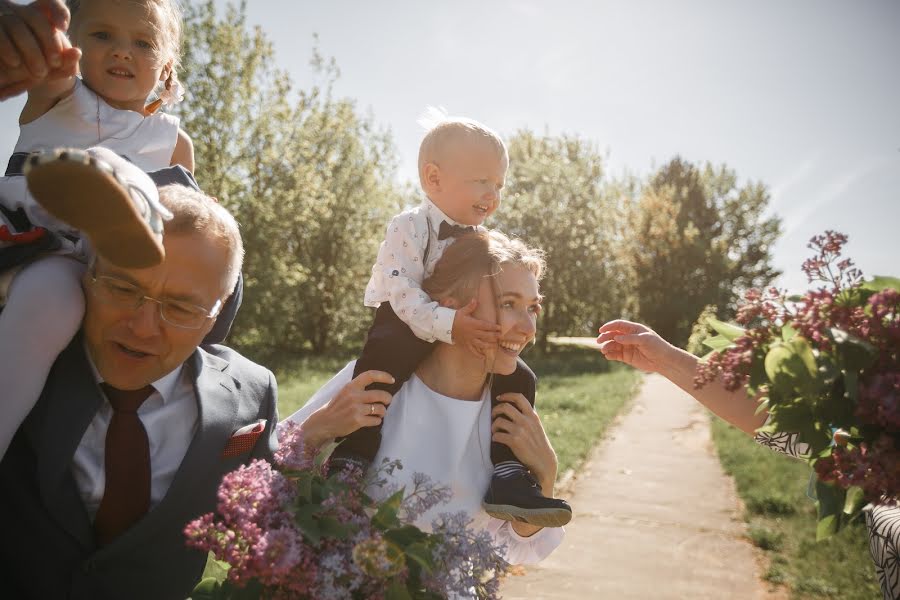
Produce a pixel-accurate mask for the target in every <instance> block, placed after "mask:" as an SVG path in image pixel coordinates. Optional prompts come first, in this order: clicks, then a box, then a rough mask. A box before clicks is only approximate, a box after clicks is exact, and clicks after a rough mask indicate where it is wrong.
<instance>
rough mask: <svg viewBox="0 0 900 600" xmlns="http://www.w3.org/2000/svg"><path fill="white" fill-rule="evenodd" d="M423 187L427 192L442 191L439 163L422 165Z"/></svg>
mask: <svg viewBox="0 0 900 600" xmlns="http://www.w3.org/2000/svg"><path fill="white" fill-rule="evenodd" d="M422 187H424V188H425V193H426V194H427V193H429V192H439V191H441V168H440V167H439V166H437V164H435V163H433V162H430V163H425V166H424V167H422Z"/></svg>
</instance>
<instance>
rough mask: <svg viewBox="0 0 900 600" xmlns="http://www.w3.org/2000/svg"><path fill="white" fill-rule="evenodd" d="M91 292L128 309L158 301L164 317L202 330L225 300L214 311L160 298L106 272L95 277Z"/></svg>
mask: <svg viewBox="0 0 900 600" xmlns="http://www.w3.org/2000/svg"><path fill="white" fill-rule="evenodd" d="M91 292H92V293H93V295H94V297H95V298H97V299H98V300H100V301H101V302H104V303H106V304H109V305H111V306H115V307H117V308H122V309H128V310H137V309H138V308H139V307H140V306H141V305H143V304H144V302H146V301H150V302H155V303H157V304H158V305H159V316H160V317H161V318H162V320H163V321H165V322H166V323H168V324H170V325H174V326H175V327H180V328H182V329H200V328H201V327H203V324H204V323H206V321H207V319H214V318H216V316H218V314H219V311H220V310H221V309H222V300H217V301H216V303H215V305H214V306H213V307H212V310H206V309H205V308H203V307H202V306H197V305H196V304H191V303H190V302H182V301H180V300H158V299H157V298H153V297H151V296H148V295H146V294H145V293H144V290H142V289H141V288H139V287H137V286H136V285H134V284H132V283H129V282H127V281H125V280H124V279H119V278H118V277H108V276H106V275H100V276H98V275H96V274H94V275H92V276H91Z"/></svg>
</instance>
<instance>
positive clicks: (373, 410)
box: [369, 403, 375, 415]
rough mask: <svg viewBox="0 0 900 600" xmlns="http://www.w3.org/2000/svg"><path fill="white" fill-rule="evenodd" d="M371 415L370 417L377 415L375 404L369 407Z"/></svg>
mask: <svg viewBox="0 0 900 600" xmlns="http://www.w3.org/2000/svg"><path fill="white" fill-rule="evenodd" d="M369 414H370V415H374V414H375V404H374V403H373V404H370V405H369Z"/></svg>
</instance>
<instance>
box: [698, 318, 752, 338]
mask: <svg viewBox="0 0 900 600" xmlns="http://www.w3.org/2000/svg"><path fill="white" fill-rule="evenodd" d="M707 323H708V324H709V326H710V327H712V328H713V329H715V330H716V333H718V334H720V335H721V336H723V337H724V338H725V339H727V340H728V341H731V342H733V341H734V340H736V339H737V338H739V337H741V336H742V335H744V331H745V330H744V329H743V328H741V327H738V326H737V325H732V324H731V323H725V322H723V321H720V320H718V319H713V318H712V317H710V318H709V319H708V320H707Z"/></svg>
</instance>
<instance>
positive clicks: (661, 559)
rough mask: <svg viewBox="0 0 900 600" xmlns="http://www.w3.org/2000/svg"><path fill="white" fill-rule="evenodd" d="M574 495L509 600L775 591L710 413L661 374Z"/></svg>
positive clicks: (506, 588)
mask: <svg viewBox="0 0 900 600" xmlns="http://www.w3.org/2000/svg"><path fill="white" fill-rule="evenodd" d="M570 500H571V503H572V507H573V509H574V511H575V518H574V519H573V520H572V522H571V523H570V524H569V525H568V526H567V528H566V529H567V534H566V539H565V541H564V542H563V544H562V546H560V547H559V548H558V549H557V550H556V552H554V553H553V554H552V555H551V556H550V557H549V558H548V559H547V560H545V561H544V562H543V563H541V565H539V566H535V567H527V568H526V569H525V571H526V573H525V575H523V576H514V577H510V578H509V579H508V580H507V581H506V582H505V583H504V585H503V587H502V589H501V591H502V594H503V597H504V598H506V599H507V600H515V599H526V598H528V599H535V598H554V599H555V598H577V599H586V600H593V599H596V598H615V599H628V598H635V599H638V598H639V599H641V600H644V599H647V598H654V599H669V598H671V599H679V600H680V599H687V598H689V599H705V598H710V599H713V598H714V599H716V600H720V599H728V600H732V599H733V600H744V599H763V598H769V597H770V596H769V595H768V593H767V591H766V587H767V586H766V585H764V584H763V583H761V582H760V580H759V570H760V568H759V566H758V562H757V558H756V554H755V552H754V550H753V548H752V546H751V545H750V544H749V542H747V541H746V540H745V539H744V538H743V537H742V536H743V533H744V524H743V522H742V521H741V520H740V512H739V508H738V501H737V496H736V494H735V491H734V485H733V483H732V481H731V480H730V479H729V478H728V477H726V476H725V475H724V473H723V472H722V468H721V466H720V465H719V462H718V460H717V459H716V457H715V455H714V453H713V449H712V442H711V440H710V434H709V419H708V417H707V415H706V412H705V410H704V409H703V408H702V407H701V406H700V405H699V404H697V403H696V402H695V401H694V400H693V399H692V398H690V396H688V395H687V394H685V393H684V392H682V391H681V390H679V389H678V388H677V387H676V386H674V385H672V384H671V383H669V382H668V381H667V380H665V379H664V378H662V377H661V376H659V375H648V376H646V377H645V381H644V384H643V387H642V389H641V392H640V393H639V394H638V397H637V398H636V399H635V401H634V403H633V406H632V409H631V410H630V411H629V413H628V414H627V415H625V416H624V417H622V418H621V419H620V422H618V423H616V424H614V425H613V426H612V429H611V430H610V432H609V435H608V436H607V439H606V440H605V441H604V442H603V443H602V444H600V446H599V447H598V448H597V449H596V450H595V451H594V453H593V455H592V457H591V459H590V460H589V462H588V464H587V465H586V468H585V469H584V470H583V471H582V472H581V473H580V474H579V475H578V478H577V479H576V481H575V482H574V487H573V494H572V496H571V498H570Z"/></svg>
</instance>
